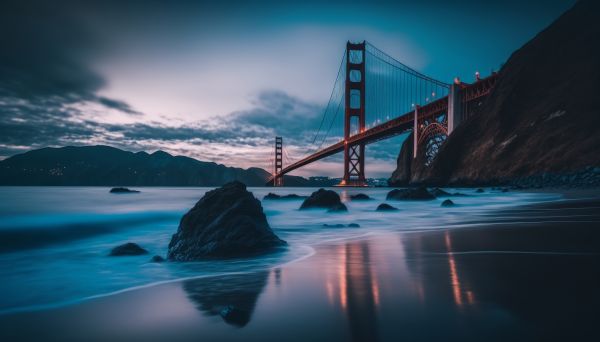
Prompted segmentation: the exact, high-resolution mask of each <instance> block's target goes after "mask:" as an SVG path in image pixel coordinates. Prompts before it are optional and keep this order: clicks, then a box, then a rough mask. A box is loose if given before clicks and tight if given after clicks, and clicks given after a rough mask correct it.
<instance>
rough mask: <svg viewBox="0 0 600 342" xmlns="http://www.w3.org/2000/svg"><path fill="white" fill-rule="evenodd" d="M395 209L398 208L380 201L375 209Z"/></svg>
mask: <svg viewBox="0 0 600 342" xmlns="http://www.w3.org/2000/svg"><path fill="white" fill-rule="evenodd" d="M396 210H398V208H396V207H392V206H391V205H389V204H387V203H381V204H380V205H378V206H377V211H396Z"/></svg>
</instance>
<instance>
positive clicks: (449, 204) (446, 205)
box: [441, 199, 454, 207]
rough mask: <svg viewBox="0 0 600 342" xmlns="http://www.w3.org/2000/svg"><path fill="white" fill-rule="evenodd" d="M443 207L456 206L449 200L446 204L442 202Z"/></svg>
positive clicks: (445, 201)
mask: <svg viewBox="0 0 600 342" xmlns="http://www.w3.org/2000/svg"><path fill="white" fill-rule="evenodd" d="M441 206H442V207H453V206H454V202H452V201H451V200H449V199H447V200H444V202H442V204H441Z"/></svg>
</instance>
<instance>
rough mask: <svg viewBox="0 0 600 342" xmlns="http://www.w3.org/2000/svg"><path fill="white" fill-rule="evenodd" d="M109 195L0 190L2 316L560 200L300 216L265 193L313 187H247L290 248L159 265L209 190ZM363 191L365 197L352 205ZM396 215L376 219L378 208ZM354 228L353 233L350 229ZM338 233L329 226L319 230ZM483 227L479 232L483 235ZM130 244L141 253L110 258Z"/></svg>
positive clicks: (376, 196)
mask: <svg viewBox="0 0 600 342" xmlns="http://www.w3.org/2000/svg"><path fill="white" fill-rule="evenodd" d="M136 189H137V190H140V191H141V192H140V193H135V194H111V193H109V191H108V190H109V189H108V188H105V187H0V294H1V297H0V314H3V313H10V312H17V311H28V310H36V309H43V308H49V307H55V306H61V305H67V304H70V303H76V302H78V301H82V300H86V299H90V298H95V297H98V296H105V295H109V294H111V293H116V292H120V291H127V290H129V289H133V288H138V287H142V286H151V285H153V284H157V283H162V282H168V281H175V280H178V279H185V278H201V277H208V276H213V275H220V274H228V273H239V272H250V271H255V270H259V269H265V268H271V267H274V266H277V265H281V264H285V263H290V262H294V261H297V260H300V259H302V258H306V257H309V256H310V255H311V254H312V253H313V247H314V246H315V245H317V244H320V243H327V242H331V241H335V240H343V239H356V238H360V237H362V236H366V235H372V234H385V233H388V232H397V231H419V230H426V229H448V228H452V227H462V226H468V225H473V226H476V225H477V223H478V222H480V221H481V220H483V216H485V215H487V214H489V213H491V212H494V211H497V210H500V209H502V208H508V207H511V206H518V205H525V204H530V203H536V202H545V201H552V200H557V199H559V198H560V197H561V196H560V195H558V194H548V193H524V192H501V191H498V190H492V189H486V191H485V192H483V193H477V192H476V191H475V189H446V190H447V191H449V192H461V193H463V194H465V195H467V196H461V197H452V200H453V201H454V202H455V203H456V205H455V206H453V207H448V208H446V207H441V206H440V204H441V202H442V201H443V200H444V198H439V199H436V200H432V201H386V200H385V197H386V194H387V193H388V192H389V191H390V190H391V189H386V188H362V189H343V188H334V189H333V190H334V191H336V192H338V193H339V194H340V196H341V198H342V201H343V202H344V203H345V204H346V206H347V207H348V212H346V213H327V212H326V211H325V210H307V211H304V210H303V211H300V210H298V209H299V207H300V205H301V203H302V200H263V197H264V196H265V195H266V194H267V193H269V192H274V193H277V194H281V195H285V194H291V193H294V194H298V195H310V193H311V192H313V191H315V189H312V188H287V187H286V188H250V189H249V190H250V191H252V192H253V193H254V195H255V196H256V197H257V198H258V199H260V200H261V202H262V206H263V208H264V212H265V214H266V216H267V220H268V221H269V224H270V226H271V228H272V229H273V231H274V232H275V234H277V235H278V236H279V237H280V238H282V239H284V240H286V241H287V242H288V247H287V248H285V250H283V251H281V252H278V253H271V254H267V255H263V256H257V257H252V258H243V259H229V260H211V261H200V262H188V263H174V262H164V263H153V262H150V258H151V257H152V256H153V255H160V256H163V257H165V256H166V253H167V249H168V244H169V241H170V239H171V236H172V234H173V233H175V232H176V230H177V227H178V225H179V220H180V219H181V216H182V215H183V214H185V213H186V212H187V211H188V210H189V209H190V208H191V207H192V206H193V205H194V204H195V203H196V202H197V201H198V200H199V199H200V198H201V197H202V196H203V195H204V193H205V192H206V191H208V190H210V189H211V188H157V187H140V188H136ZM357 193H365V194H367V195H369V196H370V197H371V198H372V199H371V200H366V201H351V200H350V196H351V195H353V194H357ZM383 202H386V203H389V204H391V205H393V206H395V207H397V208H398V209H399V210H398V211H394V212H377V211H376V210H375V209H376V208H377V206H378V205H379V204H380V203H383ZM350 223H357V224H358V225H360V227H348V224H350ZM326 224H327V225H340V224H341V225H344V227H326V226H325V225H326ZM483 229H484V228H483ZM126 242H135V243H137V244H139V245H140V246H141V247H143V248H145V249H146V250H148V251H149V254H147V255H141V256H124V257H111V256H109V253H110V250H111V249H112V248H113V247H115V246H117V245H120V244H123V243H126Z"/></svg>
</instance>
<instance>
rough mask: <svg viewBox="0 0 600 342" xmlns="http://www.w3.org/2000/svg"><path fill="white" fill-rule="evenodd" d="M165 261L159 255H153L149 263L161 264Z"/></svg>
mask: <svg viewBox="0 0 600 342" xmlns="http://www.w3.org/2000/svg"><path fill="white" fill-rule="evenodd" d="M163 261H165V258H163V257H161V256H160V255H155V256H153V257H152V259H150V262H163Z"/></svg>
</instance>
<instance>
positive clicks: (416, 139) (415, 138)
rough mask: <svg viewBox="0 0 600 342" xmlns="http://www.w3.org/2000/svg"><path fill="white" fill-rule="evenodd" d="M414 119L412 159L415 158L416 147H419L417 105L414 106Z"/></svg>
mask: <svg viewBox="0 0 600 342" xmlns="http://www.w3.org/2000/svg"><path fill="white" fill-rule="evenodd" d="M414 113H415V117H414V118H413V159H414V158H417V152H418V150H417V147H418V146H419V143H418V142H419V105H415V112H414Z"/></svg>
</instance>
